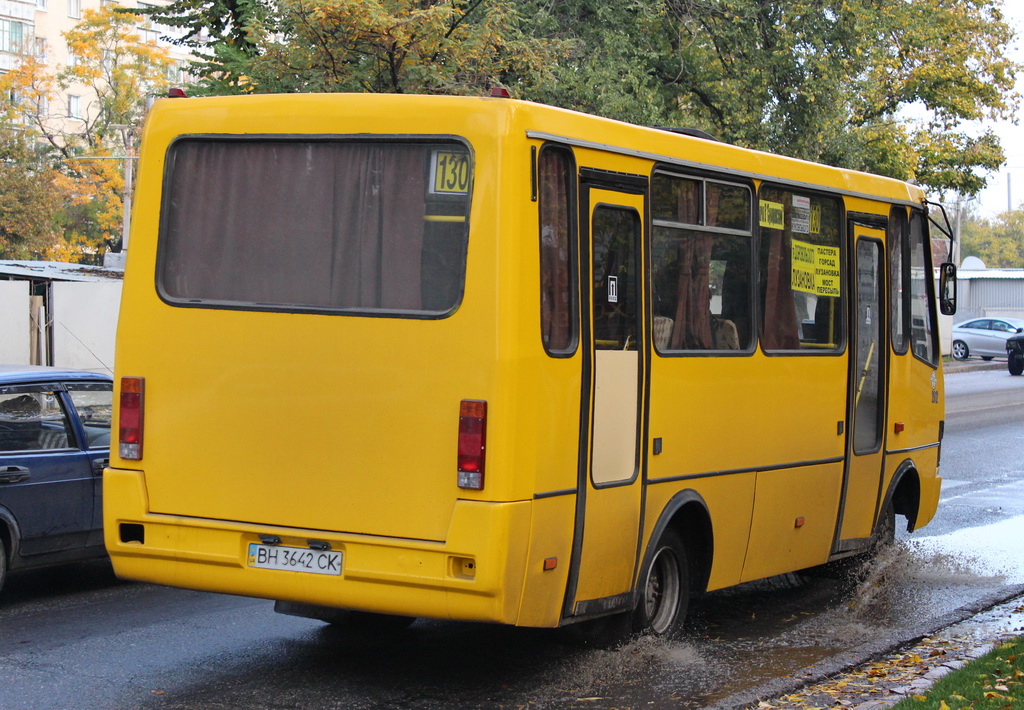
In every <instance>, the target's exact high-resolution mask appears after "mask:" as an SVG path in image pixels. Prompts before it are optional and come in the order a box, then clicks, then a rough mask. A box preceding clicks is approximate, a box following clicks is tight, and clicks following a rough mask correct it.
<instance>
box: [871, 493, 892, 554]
mask: <svg viewBox="0 0 1024 710" xmlns="http://www.w3.org/2000/svg"><path fill="white" fill-rule="evenodd" d="M895 541H896V506H895V505H894V504H893V502H892V499H891V498H890V499H889V502H888V503H886V506H885V510H883V511H882V515H881V516H880V517H879V518H878V524H877V525H875V531H874V533H873V534H872V535H871V549H872V552H878V551H879V550H881V549H883V548H884V547H886V546H887V545H891V544H892V543H893V542H895Z"/></svg>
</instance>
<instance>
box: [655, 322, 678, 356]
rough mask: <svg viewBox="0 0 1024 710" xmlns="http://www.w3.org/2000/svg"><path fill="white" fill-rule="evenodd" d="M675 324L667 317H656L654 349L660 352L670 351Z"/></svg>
mask: <svg viewBox="0 0 1024 710" xmlns="http://www.w3.org/2000/svg"><path fill="white" fill-rule="evenodd" d="M674 322H675V321H673V320H672V319H671V318H668V317H666V316H654V347H656V348H657V349H658V350H668V343H669V340H670V339H671V338H672V325H673V324H674Z"/></svg>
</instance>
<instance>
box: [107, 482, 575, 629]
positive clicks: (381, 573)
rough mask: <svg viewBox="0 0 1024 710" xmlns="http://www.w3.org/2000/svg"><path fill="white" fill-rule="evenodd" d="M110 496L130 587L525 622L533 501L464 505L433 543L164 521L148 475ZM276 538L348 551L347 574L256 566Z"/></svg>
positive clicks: (117, 485) (117, 566)
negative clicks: (255, 557)
mask: <svg viewBox="0 0 1024 710" xmlns="http://www.w3.org/2000/svg"><path fill="white" fill-rule="evenodd" d="M103 497H104V535H105V540H106V546H107V551H108V552H109V553H110V558H111V561H112V562H113V565H114V571H115V572H116V573H117V575H118V576H119V577H122V578H124V579H134V580H138V581H145V582H152V583H156V584H164V585H168V586H174V587H184V588H188V589H198V590H203V591H211V592H220V593H226V594H238V595H242V596H250V597H259V598H265V599H274V600H281V601H287V602H299V603H305V604H316V605H321V606H329V607H337V608H343V609H353V610H360V611H369V612H379V613H385V614H401V615H405V616H416V617H430V618H440V619H461V620H466V621H487V622H497V623H507V624H514V623H516V620H517V614H518V612H519V601H520V600H519V597H520V593H521V590H522V586H523V577H524V574H525V566H526V557H527V546H528V541H529V539H530V524H531V502H530V501H517V502H509V503H486V502H479V501H457V502H456V504H455V506H454V511H453V513H452V520H451V524H450V526H449V530H448V535H447V540H446V541H445V542H431V541H422V540H406V539H399V538H390V537H378V536H372V535H356V534H342V533H332V532H325V531H322V530H300V529H295V528H283V527H282V528H277V527H273V526H268V525H254V524H247V523H239V522H233V521H224V520H208V519H200V518H188V517H182V516H174V515H164V514H154V513H150V512H148V508H149V505H148V499H147V494H146V486H145V476H144V473H142V472H139V471H126V470H119V469H107V470H106V471H105V473H104V481H103ZM497 531H502V532H501V533H500V534H499V533H498V532H497ZM273 538H279V540H280V542H279V543H276V544H278V545H280V546H281V547H282V548H284V547H296V548H302V549H309V548H310V543H309V541H310V540H314V541H316V543H318V544H319V543H328V544H329V546H330V549H331V550H333V551H339V552H340V553H341V574H340V575H326V574H312V573H306V572H297V571H291V570H278V569H261V568H256V567H253V566H250V564H249V555H248V553H249V549H250V548H249V546H250V544H254V543H256V544H259V543H261V540H262V541H264V542H265V541H266V540H268V539H273ZM551 623H552V625H554V624H557V620H556V619H552V620H551Z"/></svg>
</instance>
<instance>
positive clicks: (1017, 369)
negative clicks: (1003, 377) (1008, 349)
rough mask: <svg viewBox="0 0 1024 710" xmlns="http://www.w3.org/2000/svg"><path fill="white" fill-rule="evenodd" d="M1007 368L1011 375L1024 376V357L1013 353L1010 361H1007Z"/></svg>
mask: <svg viewBox="0 0 1024 710" xmlns="http://www.w3.org/2000/svg"><path fill="white" fill-rule="evenodd" d="M1006 367H1007V369H1008V370H1009V371H1010V374H1011V375H1021V374H1024V355H1020V354H1018V353H1011V354H1010V359H1009V360H1007V361H1006Z"/></svg>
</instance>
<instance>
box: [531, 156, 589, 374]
mask: <svg viewBox="0 0 1024 710" xmlns="http://www.w3.org/2000/svg"><path fill="white" fill-rule="evenodd" d="M537 168H538V173H539V175H538V183H539V187H540V190H539V193H540V194H539V196H538V202H539V210H540V328H541V340H542V342H543V343H544V349H545V350H547V351H548V353H550V354H551V355H570V354H572V353H573V352H574V351H575V350H576V343H577V340H578V333H579V328H578V325H577V323H578V320H577V315H576V314H577V311H578V309H577V307H576V290H577V280H576V259H575V258H574V257H575V250H574V248H573V245H574V242H575V240H574V239H573V235H574V234H575V226H576V225H575V219H574V216H575V214H576V207H575V195H576V181H575V169H574V168H575V166H574V162H573V157H572V153H571V152H570V151H569V150H567V149H565V148H557V147H553V146H546V147H544V148H543V149H542V150H541V152H540V159H539V161H538V166H537Z"/></svg>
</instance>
